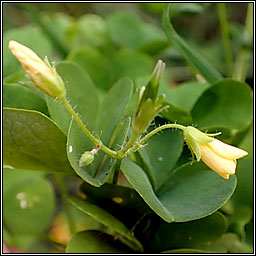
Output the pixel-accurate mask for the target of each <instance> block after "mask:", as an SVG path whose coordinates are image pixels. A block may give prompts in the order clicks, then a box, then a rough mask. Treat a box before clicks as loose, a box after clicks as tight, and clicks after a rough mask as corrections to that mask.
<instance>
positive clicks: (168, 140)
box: [139, 129, 184, 190]
mask: <svg viewBox="0 0 256 256" xmlns="http://www.w3.org/2000/svg"><path fill="white" fill-rule="evenodd" d="M147 143H148V145H147V146H146V147H145V149H144V150H140V151H139V152H140V153H141V156H142V158H145V157H148V159H149V166H148V168H149V171H150V173H151V175H152V177H153V182H154V188H155V190H158V188H159V187H160V186H161V185H162V184H163V183H164V182H165V181H166V179H167V177H168V176H169V174H170V172H171V171H172V169H173V167H174V165H175V163H176V162H177V160H178V158H179V157H180V155H181V152H182V149H183V144H184V142H183V139H182V135H181V133H180V132H178V131H174V130H171V129H168V130H165V131H163V132H162V133H160V134H158V135H157V136H153V137H151V138H150V139H149V140H148V141H147ZM145 154H147V156H145ZM144 161H145V159H144Z"/></svg>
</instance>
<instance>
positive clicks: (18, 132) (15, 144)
mask: <svg viewBox="0 0 256 256" xmlns="http://www.w3.org/2000/svg"><path fill="white" fill-rule="evenodd" d="M3 112H4V115H3V133H4V136H3V163H4V164H5V165H10V166H12V167H14V168H18V169H28V170H40V171H47V172H58V173H63V174H68V175H70V174H73V169H72V168H71V166H70V164H69V162H68V159H67V155H66V136H65V135H64V134H63V133H62V131H61V130H60V129H59V128H58V127H57V126H56V125H55V123H54V122H53V121H52V120H51V119H49V118H48V117H46V116H44V115H43V114H41V113H40V112H37V111H32V110H19V109H11V108H6V109H4V111H3Z"/></svg>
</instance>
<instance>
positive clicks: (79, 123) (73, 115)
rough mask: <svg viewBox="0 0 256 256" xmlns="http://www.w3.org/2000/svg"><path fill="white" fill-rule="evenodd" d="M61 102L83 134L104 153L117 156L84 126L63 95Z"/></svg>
mask: <svg viewBox="0 0 256 256" xmlns="http://www.w3.org/2000/svg"><path fill="white" fill-rule="evenodd" d="M61 100H62V102H63V104H64V106H65V107H66V109H67V110H68V112H69V113H70V115H71V116H72V117H73V118H74V119H75V121H76V122H77V124H78V125H79V126H80V128H81V129H82V131H83V132H84V133H85V135H86V136H87V137H88V138H89V139H90V140H91V141H92V142H93V143H94V144H95V145H96V146H97V145H99V146H100V149H101V150H102V151H104V152H105V153H106V154H108V155H110V156H111V157H114V158H117V152H116V151H114V150H112V149H110V148H108V147H106V146H105V145H104V144H103V143H102V141H101V140H100V139H98V138H96V137H94V136H93V135H92V133H91V132H90V131H89V130H88V129H87V128H86V126H85V125H84V123H83V122H82V120H81V119H80V118H79V116H78V115H77V113H76V112H75V111H74V109H73V108H72V107H71V105H70V104H69V103H68V101H67V99H66V98H65V97H63V98H62V99H61Z"/></svg>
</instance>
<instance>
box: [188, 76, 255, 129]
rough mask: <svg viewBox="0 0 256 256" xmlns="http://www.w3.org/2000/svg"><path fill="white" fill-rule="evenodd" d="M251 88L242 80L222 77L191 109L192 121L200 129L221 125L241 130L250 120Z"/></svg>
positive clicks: (251, 109)
mask: <svg viewBox="0 0 256 256" xmlns="http://www.w3.org/2000/svg"><path fill="white" fill-rule="evenodd" d="M252 111H253V98H252V91H251V88H250V87H249V86H248V85H247V84H246V83H242V82H238V81H235V80H232V79H224V80H222V81H219V82H218V83H216V84H214V85H212V86H211V87H210V88H209V89H208V90H206V91H205V92H204V93H203V94H202V96H201V97H200V98H199V99H198V101H197V103H196V104H195V106H194V107H193V109H192V117H193V123H194V124H196V125H197V126H198V128H200V129H208V128H216V127H223V128H226V129H229V130H235V131H236V132H237V131H242V130H244V129H245V128H247V127H248V126H249V125H250V123H251V120H252Z"/></svg>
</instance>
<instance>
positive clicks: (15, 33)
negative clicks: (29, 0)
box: [3, 26, 51, 77]
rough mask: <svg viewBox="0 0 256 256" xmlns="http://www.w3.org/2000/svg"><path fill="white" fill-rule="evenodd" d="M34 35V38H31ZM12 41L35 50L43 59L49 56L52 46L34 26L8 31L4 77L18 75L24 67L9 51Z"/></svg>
mask: <svg viewBox="0 0 256 256" xmlns="http://www.w3.org/2000/svg"><path fill="white" fill-rule="evenodd" d="M31 35H33V36H31ZM10 40H15V41H18V42H19V43H21V44H24V45H26V46H27V47H29V48H31V49H33V51H34V52H36V53H37V54H38V55H39V56H40V57H41V58H44V57H45V56H46V55H47V56H49V53H50V52H51V45H50V43H49V41H48V40H47V38H46V37H45V36H44V35H43V34H42V32H41V31H40V30H39V29H38V28H36V27H34V26H26V27H24V26H23V27H22V28H15V29H11V30H8V31H7V32H5V33H4V36H3V75H4V77H6V76H9V75H11V74H12V73H16V72H17V71H19V70H20V69H21V68H22V67H21V65H20V63H19V62H18V61H17V59H16V58H15V57H14V56H13V55H12V53H11V51H10V50H9V49H8V43H9V41H10Z"/></svg>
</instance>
